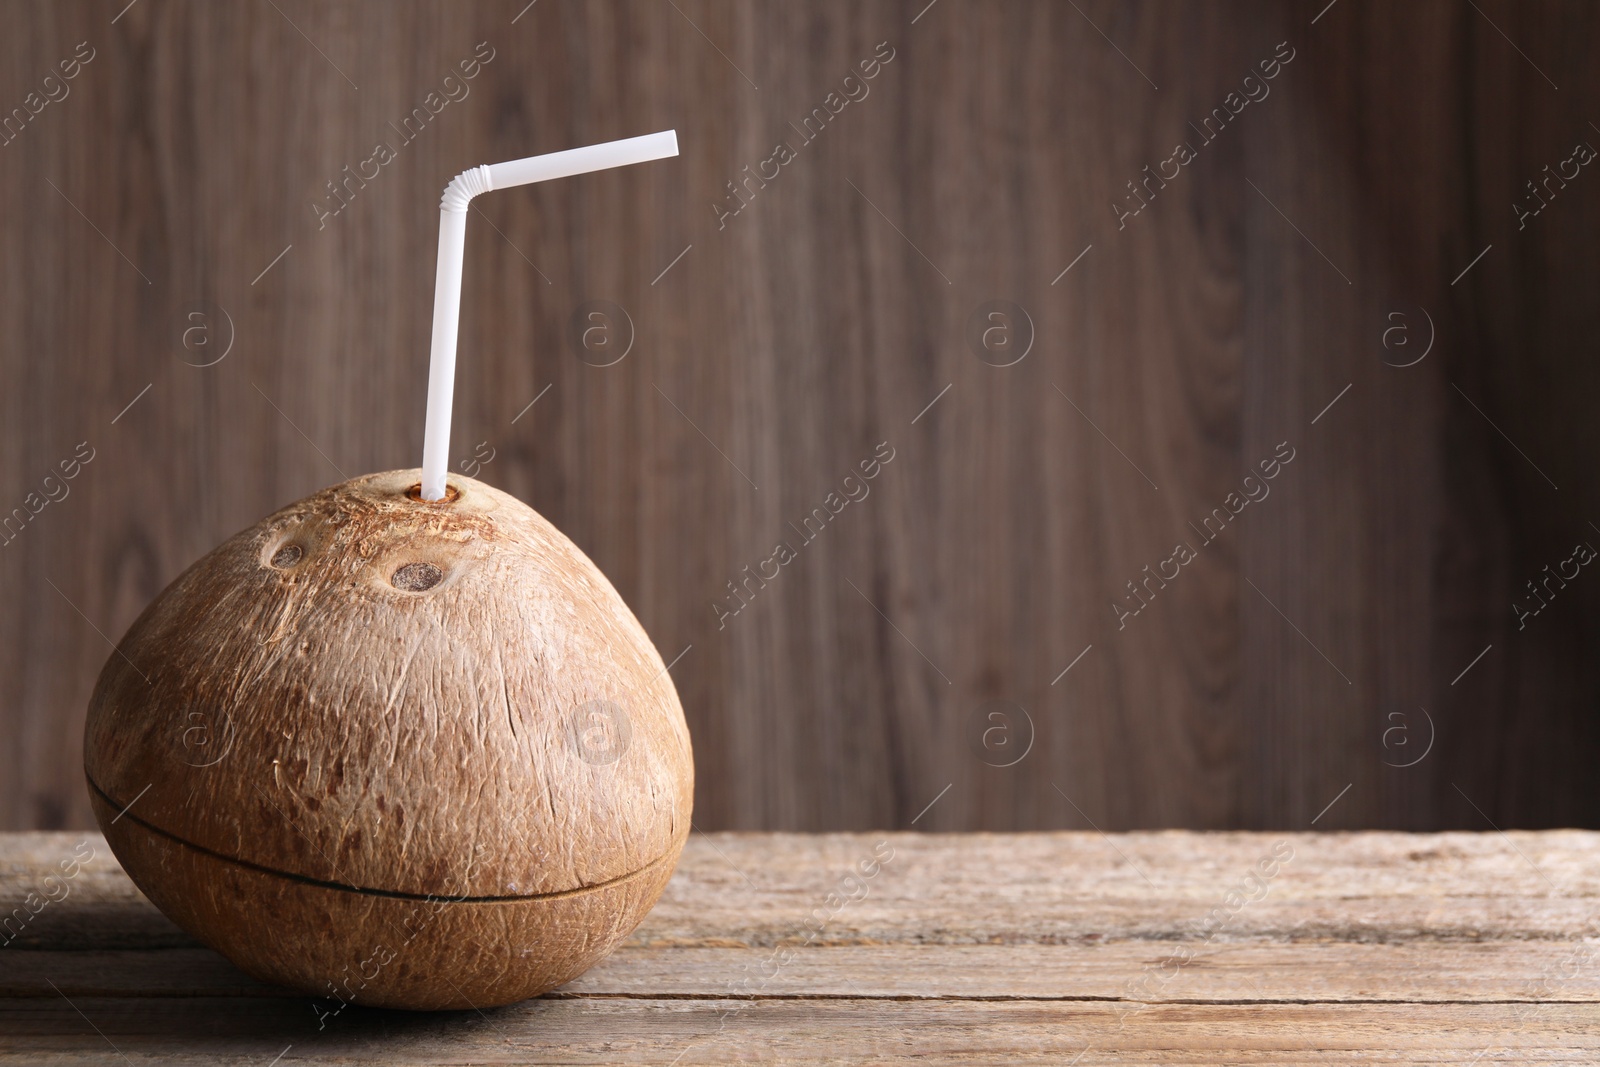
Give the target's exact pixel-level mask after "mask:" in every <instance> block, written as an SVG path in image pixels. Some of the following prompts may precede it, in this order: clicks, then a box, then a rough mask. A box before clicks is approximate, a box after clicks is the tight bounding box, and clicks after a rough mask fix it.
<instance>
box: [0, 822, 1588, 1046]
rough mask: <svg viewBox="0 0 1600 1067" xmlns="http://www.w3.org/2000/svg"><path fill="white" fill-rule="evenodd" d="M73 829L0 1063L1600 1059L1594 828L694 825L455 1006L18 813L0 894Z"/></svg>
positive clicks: (8, 898)
mask: <svg viewBox="0 0 1600 1067" xmlns="http://www.w3.org/2000/svg"><path fill="white" fill-rule="evenodd" d="M73 856H77V857H85V856H87V857H88V858H87V859H85V860H83V862H81V864H80V865H79V867H78V869H77V872H76V874H75V875H74V876H73V877H71V878H68V879H65V880H64V881H59V882H55V883H51V886H52V893H53V894H54V895H55V896H56V897H57V898H58V899H56V900H54V901H52V902H50V903H48V904H45V905H44V906H43V907H42V908H40V909H39V910H38V912H37V914H31V913H30V912H29V911H28V909H26V908H24V911H23V914H25V915H26V917H27V920H26V922H23V923H21V924H20V926H19V925H18V920H17V919H16V917H15V916H16V914H17V913H15V912H13V913H12V914H13V918H12V921H11V926H10V927H9V928H8V934H9V935H11V940H10V941H9V942H8V943H7V945H6V947H4V948H0V1063H6V1062H31V1061H35V1060H39V1059H48V1060H50V1061H51V1062H62V1063H77V1062H95V1061H98V1060H101V1059H104V1058H105V1057H106V1056H108V1055H115V1053H113V1052H112V1048H113V1047H115V1049H116V1050H117V1052H120V1053H121V1054H123V1055H125V1056H126V1057H128V1059H129V1060H130V1061H131V1062H140V1060H141V1059H147V1060H165V1061H168V1062H177V1063H186V1062H208V1063H210V1062H241V1063H242V1062H258V1063H266V1062H270V1061H271V1060H272V1059H273V1057H275V1056H277V1055H278V1054H279V1053H280V1052H284V1050H285V1049H286V1048H288V1051H287V1052H284V1058H283V1060H282V1062H283V1063H285V1064H287V1063H292V1062H297V1061H316V1062H327V1063H365V1062H390V1063H450V1062H617V1061H626V1062H640V1063H651V1062H661V1063H671V1062H674V1061H675V1060H676V1062H678V1063H681V1064H689V1063H698V1062H708V1063H710V1062H725V1061H730V1060H737V1059H742V1058H766V1059H772V1058H780V1059H784V1060H793V1061H795V1062H822V1061H839V1060H863V1059H867V1060H883V1059H895V1058H902V1059H919V1058H926V1059H937V1060H947V1059H950V1060H961V1059H975V1060H994V1059H1000V1058H1004V1059H1009V1060H1016V1061H1029V1060H1037V1061H1054V1062H1069V1061H1071V1060H1072V1059H1073V1057H1077V1056H1080V1055H1081V1058H1080V1059H1079V1060H1078V1062H1079V1063H1082V1064H1089V1063H1100V1062H1111V1061H1113V1060H1115V1061H1118V1062H1135V1063H1138V1062H1164V1063H1189V1062H1194V1063H1208V1062H1223V1061H1226V1062H1236V1063H1255V1062H1262V1063H1266V1062H1271V1063H1297V1062H1304V1063H1329V1062H1342V1061H1346V1060H1349V1059H1353V1058H1356V1057H1358V1056H1359V1057H1361V1058H1364V1059H1369V1060H1371V1061H1373V1062H1379V1063H1383V1062H1407V1063H1428V1062H1471V1061H1472V1060H1473V1058H1474V1057H1479V1062H1493V1061H1494V1060H1496V1059H1504V1058H1512V1057H1525V1056H1537V1057H1539V1058H1540V1059H1542V1060H1545V1061H1549V1062H1584V1061H1585V1060H1588V1059H1593V1058H1595V1057H1596V1055H1597V1050H1596V1048H1595V1047H1594V1046H1595V1045H1596V1044H1600V1037H1596V1036H1593V1035H1597V1034H1600V908H1597V907H1596V903H1597V901H1596V899H1595V898H1596V897H1597V896H1600V834H1596V833H1590V832H1585V831H1550V832H1540V833H1520V832H1519V833H1509V834H1504V835H1501V834H1486V835H1476V834H1461V833H1452V834H1428V835H1406V834H1345V833H1337V834H1289V835H1281V834H1252V833H1222V834H1194V833H1179V832H1157V833H1132V834H1118V835H1111V836H1109V837H1102V836H1101V835H1098V834H1093V833H1089V834H1084V833H1043V834H1016V835H991V834H974V835H931V834H929V835H922V834H824V835H795V834H714V835H702V834H696V835H694V836H693V837H692V838H691V840H690V842H689V845H688V847H687V848H686V849H685V852H684V857H683V861H682V863H681V864H680V866H679V869H678V872H677V874H676V875H675V877H674V878H673V880H672V883H671V884H670V885H669V887H668V889H667V892H666V894H665V895H664V896H663V898H662V901H661V903H660V905H659V906H658V907H657V908H656V909H655V911H654V912H652V913H651V915H650V916H649V917H648V918H647V919H646V921H645V923H644V924H643V925H642V926H641V927H640V928H639V930H638V931H636V932H635V934H634V935H633V936H632V937H631V938H630V939H629V940H628V942H626V943H625V944H624V945H623V947H622V948H621V949H620V950H619V951H618V952H617V953H615V954H614V955H613V956H612V957H611V958H610V959H608V960H606V961H605V962H603V963H602V964H600V965H599V966H597V967H596V968H594V969H593V970H592V971H590V972H589V973H588V974H586V975H584V976H582V977H581V978H579V979H578V980H576V981H575V982H572V983H570V984H569V985H567V986H565V987H563V988H562V989H560V990H556V991H554V992H553V993H551V994H549V995H548V996H546V997H544V998H540V999H538V1000H536V1001H530V1002H527V1003H525V1004H521V1005H515V1006H513V1007H510V1008H505V1009H499V1010H493V1011H487V1012H483V1013H474V1012H466V1013H456V1014H438V1015H414V1014H409V1013H399V1012H382V1011H375V1010H368V1009H362V1008H359V1007H354V1006H352V1007H348V1008H346V1009H344V1010H343V1011H342V1012H340V1013H339V1014H338V1015H336V1016H326V1015H325V1014H323V1013H326V1012H327V1011H328V1010H329V1009H331V1008H333V1007H335V1005H333V1004H328V1003H322V1004H320V1005H319V1004H317V1003H316V1002H313V1001H311V1000H309V999H307V998H305V997H300V996H296V995H294V994H290V993H287V992H286V991H283V990H279V989H276V988H273V987H270V986H265V985H262V984H260V983H258V982H255V981H254V980H252V979H250V978H249V977H247V976H245V975H243V974H241V973H240V972H238V971H237V970H235V969H234V968H233V967H232V966H231V965H230V964H229V963H227V961H225V960H223V959H222V958H220V957H218V956H216V955H215V954H213V953H211V952H209V951H208V950H206V949H204V948H202V947H200V946H198V945H196V944H195V943H194V942H193V941H192V940H191V939H189V938H188V937H187V936H186V935H185V934H183V932H182V931H180V930H178V929H177V928H176V927H173V926H172V925H171V924H170V923H169V922H167V920H166V919H165V918H163V917H162V916H161V915H160V914H159V913H157V912H156V911H155V910H154V908H153V907H151V905H150V904H149V903H148V902H147V901H146V900H145V899H144V898H143V897H142V896H141V895H140V894H139V893H138V891H137V890H136V889H135V888H134V887H133V886H132V884H131V883H130V882H129V881H128V879H127V877H126V876H125V875H124V874H123V873H122V872H121V870H120V868H118V867H117V865H116V863H115V860H114V859H113V858H112V857H111V855H110V852H109V850H108V849H107V848H106V846H105V842H104V840H103V839H101V838H100V837H99V836H98V835H94V834H21V835H0V902H21V901H23V900H25V899H26V898H27V894H28V893H29V892H34V893H42V892H43V891H44V888H45V883H44V879H45V877H46V876H47V875H50V874H51V873H52V872H55V873H56V874H57V876H58V877H59V874H60V872H61V871H62V866H61V864H62V861H63V859H64V858H67V857H73ZM1252 871H1255V872H1256V874H1255V877H1252V876H1251V872H1252ZM1263 872H1267V873H1263ZM62 885H65V886H66V890H65V895H64V896H63V895H62V889H61V886H62ZM34 899H35V900H36V901H37V900H39V899H41V898H39V897H35V898H34ZM319 1022H320V1023H321V1024H322V1025H321V1026H320V1027H319ZM679 1057H681V1058H679Z"/></svg>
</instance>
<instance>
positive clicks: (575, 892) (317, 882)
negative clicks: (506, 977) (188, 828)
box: [83, 774, 687, 904]
mask: <svg viewBox="0 0 1600 1067" xmlns="http://www.w3.org/2000/svg"><path fill="white" fill-rule="evenodd" d="M83 777H84V780H85V781H86V782H88V783H89V788H90V789H92V790H94V792H95V794H96V795H97V796H99V798H100V799H101V800H103V801H105V802H106V803H107V804H109V805H110V806H111V807H113V808H117V809H119V810H121V811H122V814H121V815H120V816H119V818H123V819H127V820H129V821H131V822H135V823H138V824H139V825H140V826H142V827H144V828H145V829H146V830H148V831H150V832H151V833H152V834H155V835H156V836H157V837H164V838H166V839H167V840H168V841H171V842H173V843H174V844H176V845H181V846H182V847H184V848H187V849H192V850H194V851H195V852H199V853H201V854H202V855H206V856H210V857H211V858H212V859H218V860H221V861H222V862H224V863H231V864H233V865H234V866H236V867H244V868H246V869H247V870H252V871H259V872H261V873H262V874H270V875H273V876H275V877H278V878H284V879H287V880H288V881H291V882H299V883H301V884H303V885H313V886H318V887H319V888H322V889H335V890H339V891H340V892H344V893H359V894H362V895H365V896H372V897H390V898H392V899H394V900H420V901H442V902H445V903H449V904H520V903H525V902H528V901H534V900H559V899H560V898H562V897H575V896H580V895H582V894H584V893H591V892H594V891H595V890H597V889H609V888H611V887H612V886H616V885H621V884H623V883H624V882H628V881H631V880H632V879H634V878H638V877H640V876H641V875H644V874H648V873H649V872H651V871H653V870H655V869H656V868H657V867H659V866H661V865H662V864H663V863H665V862H666V861H667V858H668V857H669V856H673V853H674V850H673V849H671V848H669V849H667V851H665V852H663V853H662V854H661V855H659V856H657V857H656V858H655V859H653V860H651V861H650V862H649V863H646V864H645V865H644V866H643V867H639V868H637V869H636V870H632V871H629V872H628V873H627V874H619V875H617V876H616V877H615V878H609V879H607V880H606V881H604V882H594V883H592V884H590V885H581V886H578V887H576V888H574V889H561V890H557V891H555V892H553V893H524V894H520V895H514V896H480V897H474V896H461V897H457V896H450V895H448V894H443V893H408V892H405V891H403V890H398V889H370V888H368V887H366V886H358V885H348V884H346V883H344V882H330V881H328V880H326V879H323V878H312V877H311V876H310V875H306V874H296V873H294V872H293V871H280V870H279V869H278V868H276V867H268V866H266V865H265V864H261V863H253V862H251V861H250V860H246V859H240V858H239V857H237V856H229V855H226V854H225V853H222V852H218V851H216V850H215V849H210V848H206V847H205V846H204V845H197V844H195V843H194V842H193V841H186V840H184V839H183V838H181V837H179V836H178V835H177V834H174V833H171V832H170V831H167V830H163V829H162V828H161V827H159V826H156V825H154V824H153V823H150V822H147V821H146V820H144V819H141V818H140V817H139V816H137V815H135V814H133V812H131V811H128V810H127V809H126V808H125V807H123V806H122V805H119V804H118V803H117V802H116V801H115V800H113V799H112V798H111V796H110V795H109V794H108V793H107V792H106V791H105V790H104V789H101V788H100V786H99V784H98V783H97V782H95V780H94V779H93V778H90V777H89V776H88V774H85V775H84V776H83ZM684 836H687V835H684ZM680 843H681V840H680Z"/></svg>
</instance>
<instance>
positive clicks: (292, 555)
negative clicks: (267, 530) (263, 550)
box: [272, 544, 306, 570]
mask: <svg viewBox="0 0 1600 1067" xmlns="http://www.w3.org/2000/svg"><path fill="white" fill-rule="evenodd" d="M305 554H306V550H305V549H303V548H301V547H300V546H299V545H296V544H287V545H284V546H283V547H282V548H280V549H278V551H276V552H274V553H273V554H272V565H273V566H274V567H276V568H278V569H279V570H288V569H289V568H290V567H293V566H294V565H295V564H296V563H299V562H300V561H301V560H302V559H303V558H305Z"/></svg>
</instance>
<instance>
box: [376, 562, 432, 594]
mask: <svg viewBox="0 0 1600 1067" xmlns="http://www.w3.org/2000/svg"><path fill="white" fill-rule="evenodd" d="M389 581H390V583H391V584H392V585H393V586H394V587H395V588H396V589H404V590H405V591H406V592H408V593H422V592H426V591H427V590H429V589H432V588H433V587H434V586H436V585H438V584H439V583H440V582H442V581H444V571H442V570H440V569H439V568H438V567H436V566H434V565H433V564H432V563H407V564H406V565H405V566H404V567H401V568H400V569H399V570H397V571H395V572H394V575H393V577H391V578H390V579H389Z"/></svg>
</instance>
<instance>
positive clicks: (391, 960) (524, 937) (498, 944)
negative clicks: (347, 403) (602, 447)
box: [84, 470, 694, 1010]
mask: <svg viewBox="0 0 1600 1067" xmlns="http://www.w3.org/2000/svg"><path fill="white" fill-rule="evenodd" d="M418 483H419V472H417V471H415V470H411V471H391V472H388V473H385V474H372V475H367V476H365V477H362V478H356V479H353V480H351V481H348V482H344V483H343V484H340V485H336V486H334V487H332V488H330V489H325V490H323V491H321V492H319V493H316V494H315V495H313V496H310V497H307V498H306V499H305V500H302V501H300V502H298V503H295V504H291V505H290V506H288V507H286V508H284V509H283V510H282V511H279V512H278V513H277V514H275V515H272V516H270V517H268V518H266V519H264V520H262V521H261V522H259V523H257V524H256V525H255V526H252V527H251V528H249V529H248V530H245V531H244V532H243V533H240V534H238V535H236V536H235V537H233V538H232V539H230V540H229V541H227V542H226V543H224V544H223V545H221V546H220V547H218V548H217V549H215V550H214V551H212V552H211V553H210V554H209V555H207V556H205V557H204V558H203V559H201V560H200V561H199V562H198V563H196V564H194V566H192V567H190V568H189V569H188V570H187V571H185V572H184V573H183V574H182V575H181V576H179V577H178V579H177V580H176V581H174V582H173V583H172V584H171V585H170V586H168V587H167V588H166V589H165V590H164V591H163V592H162V593H161V594H160V595H159V596H158V597H156V599H155V601H154V602H152V603H151V604H150V606H149V607H148V608H146V609H145V611H144V613H143V614H142V615H140V616H139V618H138V620H137V621H135V622H134V624H133V627H132V628H131V629H130V630H129V631H128V633H127V636H125V637H124V638H123V640H122V643H121V644H120V645H119V646H118V648H117V650H116V652H115V653H113V654H112V656H111V657H110V659H109V660H107V662H106V665H105V668H104V670H102V672H101V674H100V678H99V681H98V683H97V685H96V686H95V690H94V695H93V697H92V698H91V700H90V703H89V717H88V725H87V729H86V733H85V737H84V771H85V774H86V775H87V777H88V784H89V791H90V794H91V796H92V800H93V804H94V810H95V815H96V817H97V819H98V820H99V823H100V827H101V829H102V830H103V831H104V832H105V835H106V839H107V840H108V841H109V842H110V845H111V848H112V851H113V852H115V853H116V856H117V859H118V860H119V861H121V863H122V866H123V868H124V869H126V870H127V872H128V874H129V876H130V877H131V878H132V879H133V881H134V883H135V884H136V885H138V886H139V888H140V889H141V890H143V891H144V893H145V895H146V896H148V897H149V898H150V899H151V900H152V901H153V902H154V903H155V905H156V906H157V907H158V908H160V909H161V910H162V911H163V912H165V913H166V915H167V916H168V917H169V918H171V919H172V920H173V921H174V922H175V923H177V924H178V925H179V926H181V927H183V928H184V929H185V930H187V931H188V932H189V933H190V934H192V935H193V936H194V937H196V938H197V939H199V940H200V941H202V942H203V943H205V944H206V945H209V946H210V947H212V948H214V949H216V950H217V951H218V952H220V953H222V954H223V955H224V956H226V957H228V959H230V960H232V961H233V962H234V963H235V964H236V965H237V966H239V967H240V968H241V969H243V970H244V971H246V972H248V973H249V974H251V975H254V976H255V977H257V978H260V979H262V980H264V981H268V982H273V983H276V984H279V985H284V986H289V987H292V988H295V989H298V990H301V991H304V992H306V993H310V994H313V995H316V996H320V997H323V998H327V999H328V1002H329V1005H330V1008H329V1010H337V1008H336V1007H335V1006H334V1005H333V1002H334V1001H337V1002H338V1004H339V1005H341V1006H342V1005H343V1004H345V1003H359V1004H368V1005H376V1006H385V1007H399V1008H468V1007H487V1006H489V1005H498V1004H507V1003H510V1002H513V1001H517V1000H522V999H524V998H526V997H529V996H533V995H535V994H538V993H540V992H543V991H545V990H547V989H550V988H553V987H554V986H558V985H560V984H562V983H564V982H567V981H570V980H571V979H573V978H575V977H576V976H578V975H579V974H581V973H583V971H585V970H586V969H587V968H589V967H590V966H592V965H593V964H594V963H595V962H597V961H598V960H600V959H601V958H603V957H604V956H605V955H606V954H607V953H608V952H610V951H611V950H612V948H614V947H615V946H616V945H617V943H618V942H619V941H621V940H622V939H623V938H624V937H626V936H627V935H628V934H629V932H631V931H632V930H633V929H634V927H635V926H637V925H638V923H639V921H640V920H641V919H642V918H643V917H644V915H645V913H646V912H647V911H649V909H650V908H651V906H652V905H654V903H655V901H656V899H657V898H658V897H659V896H660V895H661V892H662V890H663V889H664V888H665V886H666V883H667V879H668V878H669V877H671V874H672V870H673V867H674V866H675V865H676V863H677V859H678V855H679V853H680V852H681V851H682V849H683V843H684V840H685V838H686V836H687V835H688V833H689V828H690V822H689V820H690V810H691V805H692V801H693V793H694V767H693V760H692V756H691V752H690V746H689V733H688V728H687V726H686V725H685V723H684V718H683V709H682V707H681V706H680V705H679V703H678V696H677V693H676V691H675V690H674V688H673V685H672V679H671V676H670V675H669V674H668V673H667V669H666V665H665V664H664V663H663V662H662V660H661V656H660V655H659V654H658V653H657V652H656V649H655V647H654V646H653V645H652V644H651V643H650V639H649V638H648V637H647V636H646V635H645V632H644V629H643V628H642V627H641V626H640V625H639V623H638V620H636V619H635V618H634V616H633V614H632V613H631V612H630V611H629V610H628V607H627V605H626V604H624V603H623V601H622V598H621V597H620V596H618V594H617V592H616V590H615V589H613V588H612V586H611V583H610V582H608V581H607V580H606V578H605V576H604V575H603V574H601V573H600V571H599V569H598V568H596V567H595V565H594V564H593V563H591V562H590V561H589V559H588V557H586V556H585V555H584V554H583V553H582V552H581V551H580V550H579V549H578V547H577V546H576V545H574V544H573V543H572V542H571V541H569V540H568V539H567V538H566V537H564V536H563V535H562V534H561V533H560V532H559V531H558V530H556V529H555V527H553V526H551V525H550V524H549V523H548V522H546V521H545V520H544V519H543V518H542V517H541V516H540V515H539V514H538V513H537V512H535V511H534V510H533V509H531V508H529V507H528V506H527V505H526V504H523V503H521V502H520V501H518V500H516V499H515V498H514V497H511V496H508V495H507V494H505V493H503V492H500V491H499V490H497V489H494V488H492V487H490V486H488V485H485V484H483V483H481V482H478V481H474V480H473V479H470V478H455V477H452V478H451V479H450V481H449V487H448V491H447V495H446V498H445V499H444V500H441V501H437V502H425V501H422V500H421V499H420V494H419V492H418V488H417V487H418Z"/></svg>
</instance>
